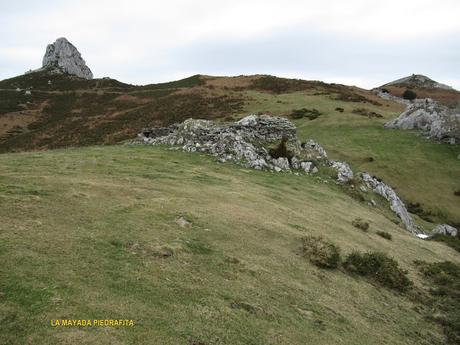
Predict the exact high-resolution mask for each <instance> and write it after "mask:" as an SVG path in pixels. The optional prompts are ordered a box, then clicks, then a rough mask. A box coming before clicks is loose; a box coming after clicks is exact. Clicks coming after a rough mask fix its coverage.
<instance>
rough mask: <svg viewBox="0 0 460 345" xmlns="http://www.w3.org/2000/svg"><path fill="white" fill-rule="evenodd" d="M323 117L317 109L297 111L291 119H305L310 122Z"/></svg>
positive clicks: (293, 112) (294, 111) (292, 114)
mask: <svg viewBox="0 0 460 345" xmlns="http://www.w3.org/2000/svg"><path fill="white" fill-rule="evenodd" d="M320 115H321V112H320V111H319V110H317V109H307V108H302V109H295V110H293V111H292V113H291V117H292V118H293V119H303V118H304V117H306V118H308V119H309V120H314V119H316V118H318V117H319V116H320Z"/></svg>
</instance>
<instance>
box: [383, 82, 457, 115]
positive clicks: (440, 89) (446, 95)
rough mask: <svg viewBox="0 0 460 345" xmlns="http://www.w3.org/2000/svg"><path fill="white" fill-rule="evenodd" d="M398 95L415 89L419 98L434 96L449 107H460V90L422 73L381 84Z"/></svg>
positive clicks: (400, 95)
mask: <svg viewBox="0 0 460 345" xmlns="http://www.w3.org/2000/svg"><path fill="white" fill-rule="evenodd" d="M377 89H380V90H383V89H385V90H386V91H388V92H389V93H390V94H392V95H393V96H396V97H402V95H403V93H404V91H406V90H407V89H409V90H412V91H414V92H415V93H416V94H417V97H418V98H432V99H434V100H435V101H438V102H440V103H441V104H444V105H446V106H448V107H451V108H455V107H460V92H459V91H457V90H455V89H453V88H452V87H450V86H448V85H445V84H442V83H439V82H437V81H434V80H432V79H430V78H428V77H427V76H424V75H421V74H413V75H411V76H408V77H404V78H401V79H398V80H394V81H392V82H389V83H387V84H384V85H382V86H380V87H379V88H377Z"/></svg>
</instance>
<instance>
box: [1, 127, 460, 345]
mask: <svg viewBox="0 0 460 345" xmlns="http://www.w3.org/2000/svg"><path fill="white" fill-rule="evenodd" d="M315 121H317V120H315ZM302 131H303V129H302ZM302 133H307V132H306V131H305V132H302ZM325 144H327V143H325ZM329 146H330V145H329ZM326 147H327V145H326ZM377 162H378V161H377ZM0 204H1V207H0V219H1V223H0V259H1V261H2V265H1V266H0V320H1V322H0V343H1V344H15V345H16V344H21V345H24V344H76V343H78V344H96V343H97V344H174V345H177V344H184V345H185V344H186V345H191V344H195V345H196V344H205V345H210V344H231V345H237V344H261V345H262V344H277V345H278V344H289V345H293V344H306V343H312V344H325V345H326V344H327V345H331V344H354V345H359V344H362V345H364V344H366V345H367V344H369V343H370V342H372V343H375V342H378V343H379V344H427V345H428V344H441V343H443V341H444V336H443V333H442V330H441V329H440V328H439V326H437V324H435V323H433V322H432V321H430V320H428V319H427V318H426V310H425V309H426V308H428V307H425V306H423V305H422V304H421V303H420V302H421V300H423V298H424V297H423V293H422V292H420V291H426V290H427V289H428V287H427V284H426V281H425V280H424V279H423V278H422V276H421V275H420V273H419V270H418V267H417V264H416V263H414V260H420V259H422V260H425V261H427V262H435V261H441V260H450V261H453V262H456V263H460V258H459V256H458V253H456V252H455V251H454V250H453V249H451V248H449V247H447V246H445V245H444V244H443V243H438V242H426V241H422V240H419V239H416V238H414V237H413V236H411V235H409V234H408V233H407V232H405V231H404V230H402V229H401V228H400V227H399V226H397V225H396V224H394V223H393V222H392V221H391V215H390V214H389V213H388V212H385V211H383V210H380V209H375V208H371V207H370V206H368V205H367V204H366V203H360V202H358V201H356V200H354V199H352V198H351V197H349V196H347V195H346V194H345V193H343V191H342V190H341V189H340V187H339V186H337V185H335V184H334V183H332V180H330V179H329V180H328V179H326V178H320V177H312V176H295V175H293V174H274V173H267V172H259V171H254V170H247V169H244V168H241V167H239V166H236V165H232V164H220V163H217V162H216V161H215V160H214V159H213V158H211V157H208V156H205V155H201V154H188V153H183V152H179V151H173V150H170V149H168V148H163V147H144V146H135V147H130V146H106V147H88V148H78V149H60V150H53V151H46V152H30V153H14V154H3V155H1V156H0ZM178 217H183V218H184V219H186V220H187V221H188V222H190V224H186V225H185V226H180V225H179V224H178V223H177V218H178ZM358 217H360V218H362V219H364V220H367V221H368V222H369V223H370V229H369V231H368V232H363V231H360V230H359V229H356V228H355V227H354V226H353V225H352V221H353V220H354V219H355V218H358ZM377 231H386V232H388V233H390V234H391V235H392V238H393V239H392V240H391V241H389V240H387V239H384V238H382V237H380V236H378V235H377V234H376V232H377ZM307 235H315V236H322V237H323V238H325V239H327V240H329V241H331V242H333V243H334V244H336V245H337V246H338V247H339V248H340V250H341V252H342V254H344V255H345V254H347V253H350V252H352V251H353V250H358V251H363V252H365V251H382V252H384V253H386V254H388V255H389V256H391V257H394V258H395V259H396V260H397V261H398V262H399V264H400V266H401V267H402V268H403V269H406V270H408V276H409V278H410V279H411V280H412V281H413V282H414V284H415V287H416V289H415V290H414V291H412V292H409V293H406V294H400V293H397V292H394V291H391V290H388V289H385V288H383V287H380V286H376V285H374V284H373V283H371V282H369V281H368V280H365V279H363V278H360V277H355V276H352V275H349V274H347V273H345V272H344V271H343V270H342V269H338V270H325V269H319V268H317V267H316V266H314V265H312V264H311V263H310V262H308V260H306V258H305V257H303V256H302V255H301V250H300V249H301V246H302V238H303V237H304V236H307ZM417 291H418V292H417ZM106 318H108V319H133V320H134V323H135V325H134V326H132V327H119V328H116V327H107V328H104V327H95V328H91V327H87V328H84V327H81V328H78V327H68V328H66V327H51V325H50V320H53V319H106Z"/></svg>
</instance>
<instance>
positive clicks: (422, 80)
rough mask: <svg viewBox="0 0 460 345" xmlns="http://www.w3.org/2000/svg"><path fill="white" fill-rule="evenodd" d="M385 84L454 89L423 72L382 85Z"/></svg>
mask: <svg viewBox="0 0 460 345" xmlns="http://www.w3.org/2000/svg"><path fill="white" fill-rule="evenodd" d="M385 86H406V87H423V88H427V89H444V90H454V89H453V88H452V87H451V86H449V85H446V84H441V83H438V82H437V81H434V80H433V79H430V78H428V77H427V76H424V75H422V74H412V75H411V76H408V77H404V78H401V79H397V80H395V81H392V82H389V83H387V84H385V85H382V86H381V87H385Z"/></svg>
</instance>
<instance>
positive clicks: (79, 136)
mask: <svg viewBox="0 0 460 345" xmlns="http://www.w3.org/2000/svg"><path fill="white" fill-rule="evenodd" d="M49 80H50V81H51V83H49V82H48V81H49ZM18 87H19V88H20V89H22V90H24V89H28V88H31V90H32V91H31V95H25V93H24V92H23V91H21V92H18V91H15V90H16V88H18ZM0 89H2V90H3V91H0V94H2V95H4V96H5V97H2V98H0V104H1V109H2V110H1V112H2V115H0V131H3V132H0V133H3V135H2V139H0V140H2V141H1V142H0V150H1V151H3V152H8V151H22V150H37V149H52V148H58V147H62V146H65V147H66V146H81V145H95V144H114V143H118V142H120V141H123V140H128V139H132V138H134V137H136V135H137V134H138V133H139V132H140V131H141V130H142V129H143V128H144V127H148V126H162V125H168V124H171V123H175V122H181V121H183V120H185V119H187V118H204V119H216V120H219V121H228V120H235V119H238V118H241V117H243V116H246V115H247V114H250V113H267V114H272V115H281V116H287V117H289V118H290V119H292V120H293V121H294V122H295V123H296V125H297V127H298V129H299V136H300V138H301V139H303V140H305V139H309V138H312V139H315V140H316V141H318V142H319V143H321V144H322V145H323V146H324V147H325V148H326V150H327V151H328V152H329V153H330V154H331V155H332V158H336V159H341V160H344V161H347V162H349V163H351V165H352V167H353V168H354V169H356V170H364V171H369V172H370V173H371V174H373V175H376V176H378V177H380V178H382V179H384V181H386V182H387V183H389V184H390V185H391V186H393V187H394V188H396V190H397V191H398V194H400V196H401V197H402V198H403V200H404V202H405V203H406V204H409V203H412V204H414V205H419V206H418V207H414V208H413V210H412V212H416V213H417V214H418V215H420V216H421V217H422V218H423V219H418V221H419V222H420V223H421V224H422V225H423V226H424V227H426V228H427V229H428V230H430V229H431V228H433V227H434V225H435V224H436V223H448V224H452V225H454V226H457V227H458V226H459V225H460V211H459V206H458V196H456V195H455V192H456V191H458V190H459V189H460V185H459V182H458V176H459V175H460V161H459V160H458V159H456V156H457V155H458V154H459V152H458V146H446V145H438V144H437V143H432V142H427V141H426V140H425V139H423V138H421V137H420V136H418V135H417V134H416V132H412V131H409V132H405V131H404V132H402V131H395V130H385V129H384V128H383V124H384V123H386V122H387V121H389V120H391V119H393V118H395V117H397V115H398V114H399V113H401V111H402V110H403V109H404V107H403V106H402V105H400V104H398V103H396V102H392V101H387V100H383V99H381V98H379V97H377V96H376V95H375V94H374V93H373V92H371V91H367V90H363V89H359V88H356V87H349V86H344V85H338V84H326V83H322V82H319V81H304V80H296V79H283V78H277V77H272V76H264V75H256V76H240V77H212V76H201V75H196V76H192V77H190V78H186V79H183V80H179V81H175V82H169V83H162V84H150V85H145V86H133V85H128V84H123V83H120V82H118V81H116V80H113V79H92V80H86V79H81V78H76V77H73V76H69V75H65V74H64V75H50V74H49V73H47V72H46V71H40V72H35V73H30V74H26V75H23V76H19V77H16V78H12V79H7V80H4V81H1V82H0ZM449 92H450V91H449ZM454 92H456V91H454ZM302 109H306V110H305V111H306V113H305V114H306V115H305V116H304V115H302ZM299 110H301V112H300V116H299V115H297V116H296V115H295V113H296V111H299ZM315 110H316V111H317V112H318V114H319V115H318V114H316V113H315V114H316V115H314V116H313V117H311V114H312V113H311V112H313V113H314V111H315ZM293 114H294V116H293ZM317 115H318V116H317ZM299 117H300V118H299ZM313 118H314V119H313ZM311 119H312V120H311Z"/></svg>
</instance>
